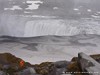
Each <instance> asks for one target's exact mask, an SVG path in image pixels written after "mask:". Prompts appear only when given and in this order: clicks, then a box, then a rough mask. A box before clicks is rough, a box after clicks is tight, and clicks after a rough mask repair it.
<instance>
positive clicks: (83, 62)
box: [78, 53, 100, 75]
mask: <svg viewBox="0 0 100 75" xmlns="http://www.w3.org/2000/svg"><path fill="white" fill-rule="evenodd" d="M78 63H79V65H80V67H81V69H82V71H83V72H86V74H88V75H100V64H99V63H98V62H97V61H95V60H94V59H93V58H92V57H90V56H88V55H86V54H84V53H79V54H78Z"/></svg>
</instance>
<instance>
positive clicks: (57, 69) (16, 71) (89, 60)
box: [0, 53, 100, 75]
mask: <svg viewBox="0 0 100 75" xmlns="http://www.w3.org/2000/svg"><path fill="white" fill-rule="evenodd" d="M99 72H100V54H96V55H90V56H88V55H86V54H84V53H79V54H78V57H73V58H72V60H71V61H66V60H64V61H56V62H42V63H41V64H34V65H33V64H30V63H29V62H26V61H24V60H23V59H20V58H18V57H16V56H14V55H12V54H10V53H1V54H0V75H100V73H99Z"/></svg>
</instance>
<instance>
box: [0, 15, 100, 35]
mask: <svg viewBox="0 0 100 75" xmlns="http://www.w3.org/2000/svg"><path fill="white" fill-rule="evenodd" d="M0 17H1V18H0V35H1V36H2V35H9V36H16V37H34V36H44V35H56V36H73V35H78V34H97V35H100V23H99V22H98V21H95V20H94V19H91V20H87V19H80V20H68V19H37V20H35V19H32V18H30V17H22V16H15V15H5V14H3V15H0Z"/></svg>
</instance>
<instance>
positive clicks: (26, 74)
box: [16, 67, 39, 75]
mask: <svg viewBox="0 0 100 75" xmlns="http://www.w3.org/2000/svg"><path fill="white" fill-rule="evenodd" d="M16 75H39V74H36V71H35V70H34V68H32V67H29V68H27V69H24V70H22V71H20V72H17V73H16Z"/></svg>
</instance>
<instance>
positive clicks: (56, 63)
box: [54, 61, 70, 68]
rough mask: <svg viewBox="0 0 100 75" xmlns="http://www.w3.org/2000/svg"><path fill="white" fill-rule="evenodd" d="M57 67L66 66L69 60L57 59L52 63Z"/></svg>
mask: <svg viewBox="0 0 100 75" xmlns="http://www.w3.org/2000/svg"><path fill="white" fill-rule="evenodd" d="M54 64H55V66H56V67H57V68H66V67H67V66H68V65H69V64H70V62H69V61H57V62H55V63H54Z"/></svg>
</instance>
